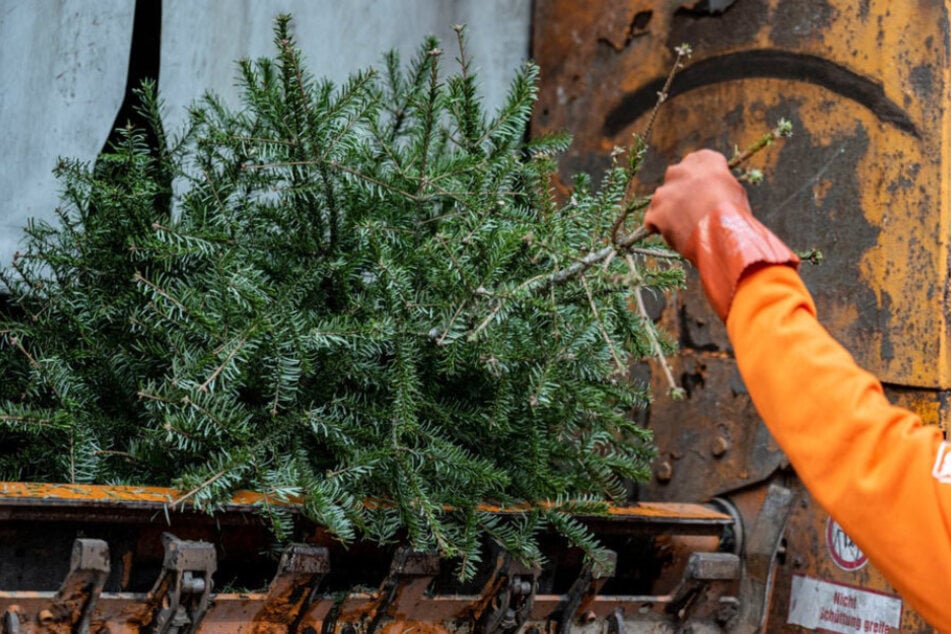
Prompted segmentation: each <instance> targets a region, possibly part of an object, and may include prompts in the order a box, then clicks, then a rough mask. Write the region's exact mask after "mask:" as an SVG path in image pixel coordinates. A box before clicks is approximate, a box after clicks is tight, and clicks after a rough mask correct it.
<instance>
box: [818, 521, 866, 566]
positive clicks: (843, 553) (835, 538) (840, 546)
mask: <svg viewBox="0 0 951 634" xmlns="http://www.w3.org/2000/svg"><path fill="white" fill-rule="evenodd" d="M826 546H828V548H829V555H831V556H832V561H834V562H835V565H836V566H838V567H839V568H841V569H842V570H848V571H849V572H855V571H856V570H861V569H862V568H864V567H865V565H866V564H868V557H866V556H865V553H863V552H862V549H861V548H859V547H858V546H856V545H855V542H853V541H852V538H851V537H849V536H848V535H847V534H846V533H845V531H844V530H842V527H841V526H839V523H838V522H836V521H835V520H834V519H832V518H831V517H830V518H829V520H828V521H827V522H826Z"/></svg>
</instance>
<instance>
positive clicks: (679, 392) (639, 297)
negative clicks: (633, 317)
mask: <svg viewBox="0 0 951 634" xmlns="http://www.w3.org/2000/svg"><path fill="white" fill-rule="evenodd" d="M624 259H625V260H626V261H627V266H628V268H629V269H630V271H631V276H630V278H629V279H630V285H631V291H632V293H633V295H634V302H635V303H636V304H637V312H638V314H640V316H641V321H642V322H643V324H644V330H645V332H647V338H648V339H649V340H650V344H651V354H652V355H653V356H654V358H655V359H657V361H658V363H660V367H661V369H662V370H663V372H664V378H666V379H667V385H668V386H669V387H670V396H671V398H673V399H675V400H679V399H681V398H683V396H684V391H683V388H682V387H680V386H679V385H677V380H676V379H674V373H673V372H671V370H670V364H668V363H667V357H665V356H664V349H663V348H662V347H661V345H660V340H659V339H658V338H657V332H656V331H655V330H654V322H653V320H652V319H651V318H650V315H648V314H647V307H646V306H645V305H644V296H643V294H642V288H641V275H640V273H639V272H638V270H637V263H635V262H634V258H633V257H632V256H631V255H630V254H626V255H625V256H624Z"/></svg>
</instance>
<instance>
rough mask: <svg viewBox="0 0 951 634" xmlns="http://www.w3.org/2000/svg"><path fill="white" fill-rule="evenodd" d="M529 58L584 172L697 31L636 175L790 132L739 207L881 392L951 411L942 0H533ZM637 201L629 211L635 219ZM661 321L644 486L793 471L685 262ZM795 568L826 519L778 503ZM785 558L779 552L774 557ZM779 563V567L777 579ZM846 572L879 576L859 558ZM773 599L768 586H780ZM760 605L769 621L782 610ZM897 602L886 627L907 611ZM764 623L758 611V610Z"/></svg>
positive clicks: (820, 559) (811, 561) (936, 416)
mask: <svg viewBox="0 0 951 634" xmlns="http://www.w3.org/2000/svg"><path fill="white" fill-rule="evenodd" d="M533 24H534V32H533V38H532V41H533V51H532V56H533V58H534V59H535V60H536V61H537V62H538V63H539V64H540V66H541V69H542V75H541V76H542V84H541V87H540V93H539V100H538V107H537V110H536V113H535V116H534V119H533V122H532V124H533V133H535V134H537V133H541V132H545V131H554V130H568V131H570V132H571V133H572V134H573V136H574V142H573V144H572V146H571V148H570V149H569V151H568V153H567V155H566V157H565V159H564V160H563V162H562V164H561V181H562V183H560V187H561V189H562V191H565V190H566V189H567V185H566V184H567V183H568V182H570V181H569V180H568V175H569V174H571V173H574V172H577V171H587V172H590V173H592V174H593V175H594V177H595V178H597V177H598V175H599V174H600V173H601V172H602V171H603V170H604V168H605V166H606V165H607V163H608V161H609V156H610V154H611V151H612V149H613V148H615V147H616V146H622V147H623V146H627V145H629V143H630V135H631V134H632V133H634V132H639V131H643V130H644V128H645V126H646V121H647V119H648V116H649V113H650V112H651V109H652V108H653V106H654V104H655V103H656V100H657V91H658V90H659V89H660V87H661V86H662V83H663V80H664V78H665V77H666V75H667V72H668V70H669V68H670V65H671V64H672V62H673V59H674V52H673V48H674V47H675V46H677V45H679V44H681V43H685V42H686V43H689V44H690V45H691V46H692V48H693V51H694V55H693V57H692V59H691V60H690V61H689V62H688V65H687V67H686V68H685V69H684V70H683V71H682V72H681V73H680V74H679V75H678V77H677V79H675V81H674V84H673V88H672V90H671V92H670V97H669V99H668V101H667V102H666V103H665V104H664V106H663V108H662V109H661V110H660V113H659V115H658V117H657V120H656V127H655V130H654V136H653V138H652V143H651V151H650V152H649V154H648V160H647V164H646V166H645V168H644V170H643V171H642V174H641V177H640V188H641V191H642V192H643V193H648V192H650V191H651V190H652V189H653V188H654V187H656V186H657V184H658V183H659V182H660V181H661V179H662V176H663V172H664V169H665V168H666V166H667V165H668V164H670V163H671V162H675V161H676V160H678V158H679V157H682V156H683V155H685V154H686V153H688V152H690V151H692V150H695V149H698V148H701V147H711V148H714V149H718V150H720V151H722V152H724V153H726V154H730V153H731V152H732V151H733V148H734V147H736V146H739V147H745V146H746V145H748V144H750V143H751V142H752V141H754V140H755V139H757V138H758V137H759V136H761V135H762V134H763V132H764V131H766V130H767V129H769V128H771V127H772V126H773V125H775V123H776V121H777V120H778V119H779V118H780V117H785V118H786V119H789V120H790V121H792V123H793V124H794V126H795V132H794V136H793V137H792V138H791V139H788V140H786V141H784V142H782V144H780V145H778V146H776V147H773V148H770V149H768V150H767V151H765V152H762V153H761V154H759V155H758V156H757V157H755V158H754V159H753V161H752V163H751V164H750V167H756V168H759V169H762V170H763V171H764V173H765V176H766V181H765V183H764V184H762V185H760V186H757V187H750V188H749V195H750V201H751V203H752V205H753V208H754V212H755V213H756V214H757V216H758V217H759V218H761V219H762V220H763V222H764V223H765V224H766V225H768V226H769V227H770V228H772V229H773V230H774V231H775V232H776V233H777V234H778V235H779V236H780V237H781V238H783V239H784V240H785V241H786V242H787V243H788V244H790V246H792V247H793V248H795V249H800V250H805V249H811V248H818V249H820V250H821V251H822V252H823V255H824V256H825V261H824V262H823V264H821V265H820V266H818V267H814V266H811V265H808V264H805V265H803V268H802V273H803V277H804V279H805V281H806V284H807V285H808V287H809V288H810V290H811V292H812V293H813V295H814V296H815V299H816V303H817V307H818V311H819V316H820V319H821V321H822V322H823V323H824V324H825V325H826V326H827V327H828V329H829V330H830V331H831V332H832V334H833V335H834V336H835V337H836V338H837V339H838V340H839V341H841V342H842V343H843V344H844V345H845V346H846V347H847V348H848V349H849V350H850V351H851V352H852V354H853V355H854V356H855V358H856V359H857V361H858V362H859V363H860V364H861V365H862V366H864V367H866V368H868V369H869V370H871V371H872V372H874V373H875V374H876V375H877V376H879V377H880V378H881V379H882V380H883V382H884V383H885V384H886V390H887V392H888V395H889V397H890V398H892V399H893V400H895V401H896V402H898V403H899V404H901V405H903V406H905V407H909V408H911V409H913V410H914V411H916V412H917V413H919V414H920V415H921V417H922V419H923V420H925V421H926V422H928V423H933V424H942V425H945V426H947V424H948V423H947V421H948V420H949V418H948V414H949V413H951V406H949V395H951V350H949V348H948V342H949V334H951V323H949V318H948V315H949V314H951V310H949V309H951V278H949V275H951V274H949V270H951V266H949V262H951V257H949V240H951V222H949V192H951V188H949V178H951V176H949V175H951V165H949V139H951V134H949V131H951V126H949V122H951V115H949V108H948V99H949V97H948V95H949V86H948V77H949V72H948V71H949V65H951V52H949V46H951V44H949V17H948V5H947V3H946V2H944V1H942V0H921V1H917V2H889V1H886V0H863V1H861V2H856V1H855V0H797V1H796V2H789V1H785V0H736V1H735V2H732V3H710V2H705V1H700V0H619V1H611V2H609V1H607V0H596V1H593V2H587V3H579V2H574V1H572V0H536V2H535V5H534V22H533ZM638 220H639V219H637V218H635V219H633V221H634V222H637V221H638ZM658 319H659V322H660V323H661V324H662V325H663V327H664V329H665V330H666V331H667V332H668V333H670V336H671V337H672V338H673V339H675V340H676V341H677V342H678V343H679V344H680V348H681V350H682V352H681V353H680V354H679V355H678V356H677V358H675V359H674V360H673V362H672V365H673V368H674V371H675V374H676V376H677V378H678V380H679V381H680V382H681V384H682V385H683V387H684V388H686V389H687V392H688V398H687V399H686V400H685V401H683V402H679V403H671V402H670V401H669V400H668V399H666V398H664V396H663V394H664V393H665V392H666V383H665V381H664V379H663V377H662V376H660V373H659V371H658V369H657V368H656V367H655V366H653V365H652V364H645V365H643V366H640V367H638V368H635V370H636V376H639V377H641V378H643V379H644V380H646V381H650V382H651V386H652V388H653V392H654V394H656V395H658V398H657V399H656V400H655V402H654V403H653V404H652V406H651V409H650V412H649V413H648V414H647V415H646V416H645V417H644V422H645V423H646V424H647V425H649V426H650V427H651V429H652V430H653V431H654V434H655V440H656V443H657V445H658V449H659V455H658V458H657V461H656V462H655V464H654V478H653V480H652V481H651V482H649V483H646V484H644V485H643V486H641V487H640V489H639V495H640V498H641V499H647V500H677V501H679V500H690V501H696V500H701V499H705V498H706V497H709V496H715V495H722V496H730V495H733V494H735V493H736V492H737V491H748V490H755V489H756V488H757V487H761V486H763V483H765V482H766V481H768V480H770V479H775V478H777V477H779V478H789V479H790V481H791V482H795V480H794V474H792V472H791V471H790V470H789V468H788V465H787V462H786V460H785V457H784V456H783V454H782V452H781V451H780V450H779V449H778V447H776V445H775V443H774V442H773V440H772V439H771V438H770V436H769V434H768V432H766V430H765V429H764V428H763V427H762V424H761V422H760V420H759V418H758V416H757V415H756V412H755V409H754V408H753V406H752V404H751V403H750V399H749V396H748V394H747V393H746V389H745V387H744V385H743V382H742V381H741V380H740V379H739V376H738V374H737V372H736V365H735V362H734V361H733V359H732V350H731V348H730V345H729V342H728V341H727V338H726V333H725V330H724V328H723V326H722V324H721V323H720V322H719V320H718V319H717V317H716V316H715V315H714V314H713V313H712V311H710V309H709V308H708V306H707V302H706V300H705V298H704V297H703V295H702V291H701V289H700V285H699V283H698V280H697V279H696V277H695V274H694V273H693V272H690V274H689V277H688V288H687V290H685V291H682V292H679V293H677V294H674V295H673V296H671V297H668V298H667V300H666V302H665V304H664V307H663V310H662V311H661V312H660V314H659V315H658ZM791 521H792V522H794V527H793V530H792V531H791V532H792V534H794V537H795V541H794V543H792V545H793V547H794V548H795V549H796V550H797V555H796V556H797V557H799V558H800V560H801V564H800V568H801V569H803V570H815V571H817V572H823V573H824V572H826V571H827V568H826V567H825V566H826V560H825V557H826V553H825V550H824V548H819V546H818V544H817V543H816V542H814V541H809V540H813V538H814V537H815V535H816V534H817V533H816V530H818V529H817V528H816V529H815V530H813V529H811V528H810V527H812V526H814V527H818V525H819V524H820V523H821V522H823V521H824V516H823V514H822V512H821V510H820V509H818V508H816V507H814V506H812V505H809V506H808V507H807V508H803V509H797V511H796V512H795V513H794V514H793V519H792V520H791ZM787 562H788V558H787ZM793 572H794V571H793V570H791V569H790V566H788V563H787V566H786V568H785V569H784V571H783V573H782V574H781V575H780V576H779V578H778V579H777V586H776V597H777V599H782V597H783V596H784V593H785V596H786V597H787V598H788V592H789V583H790V581H789V580H790V577H791V575H792V574H793ZM860 581H861V583H862V584H863V585H864V584H867V587H869V588H871V589H877V590H880V591H883V592H889V591H890V588H889V587H888V585H887V584H886V583H885V582H884V581H883V580H882V579H881V577H880V576H878V575H877V573H875V572H874V571H871V570H869V572H868V573H867V576H866V577H862V578H861V580H860ZM780 603H782V601H780ZM782 610H783V608H782V607H775V603H774V613H773V615H772V620H771V623H770V625H771V628H776V629H779V628H781V627H782V626H783V625H784V623H785V614H784V613H782ZM919 627H920V620H918V617H917V616H916V615H915V614H914V613H913V612H912V611H911V610H908V609H906V610H905V616H904V618H903V623H902V629H903V630H905V629H907V630H908V631H919V630H918V629H917V628H919ZM770 631H774V630H773V629H770Z"/></svg>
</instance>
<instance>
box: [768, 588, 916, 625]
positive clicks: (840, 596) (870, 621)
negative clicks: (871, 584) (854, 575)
mask: <svg viewBox="0 0 951 634" xmlns="http://www.w3.org/2000/svg"><path fill="white" fill-rule="evenodd" d="M901 611H902V603H901V599H900V598H898V597H896V596H893V595H890V594H883V593H880V592H875V591H872V590H861V589H859V588H853V587H851V586H845V585H840V584H837V583H829V582H827V581H819V580H818V579H813V578H812V577H803V576H801V575H793V578H792V592H791V593H790V595H789V618H788V619H786V620H787V622H789V623H791V624H793V625H801V626H802V627H805V628H808V629H812V630H816V629H821V630H825V631H828V632H842V634H855V633H856V632H863V633H870V634H887V633H888V632H889V631H890V630H893V629H894V630H897V629H898V628H899V627H901Z"/></svg>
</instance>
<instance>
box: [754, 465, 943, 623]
mask: <svg viewBox="0 0 951 634" xmlns="http://www.w3.org/2000/svg"><path fill="white" fill-rule="evenodd" d="M792 486H795V487H796V498H797V499H796V503H795V504H794V505H793V509H792V512H791V513H790V517H789V521H788V528H787V530H786V534H785V536H784V546H785V552H784V555H783V559H782V562H781V566H780V571H779V574H778V575H777V579H776V587H775V590H774V597H775V599H774V602H773V605H772V608H771V614H770V621H771V622H773V623H785V621H786V615H787V614H788V612H789V598H790V593H791V580H792V576H793V575H794V574H798V575H808V576H809V577H812V578H816V579H822V580H824V581H828V582H832V583H837V584H842V585H843V586H849V587H858V588H876V589H879V590H882V591H883V592H885V593H887V594H892V595H894V594H895V592H894V590H893V589H892V588H891V587H890V586H889V585H888V583H887V582H886V581H885V580H884V579H883V578H882V576H881V573H879V572H878V570H876V569H875V567H874V566H871V565H867V566H864V567H862V568H860V569H858V570H844V569H842V568H840V567H839V566H837V565H836V564H835V563H834V560H833V558H832V556H831V554H830V552H829V547H828V545H827V541H826V530H827V522H828V520H829V516H828V514H827V513H826V512H825V511H824V510H823V509H822V508H820V507H819V506H818V505H817V504H816V502H815V501H814V500H813V499H812V497H811V496H810V495H809V493H808V491H806V490H805V489H804V488H803V487H802V486H801V485H800V484H798V483H792ZM790 631H804V630H802V629H801V628H792V629H791V630H790ZM898 631H901V632H903V633H906V632H907V633H914V634H926V633H931V632H934V629H932V628H931V627H930V626H929V625H928V624H927V623H925V621H924V620H923V619H922V618H921V617H920V616H919V615H918V614H917V613H916V612H914V611H913V610H911V609H909V608H907V607H906V608H905V609H904V611H903V612H902V619H901V629H900V630H892V632H896V634H897V632H898Z"/></svg>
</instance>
